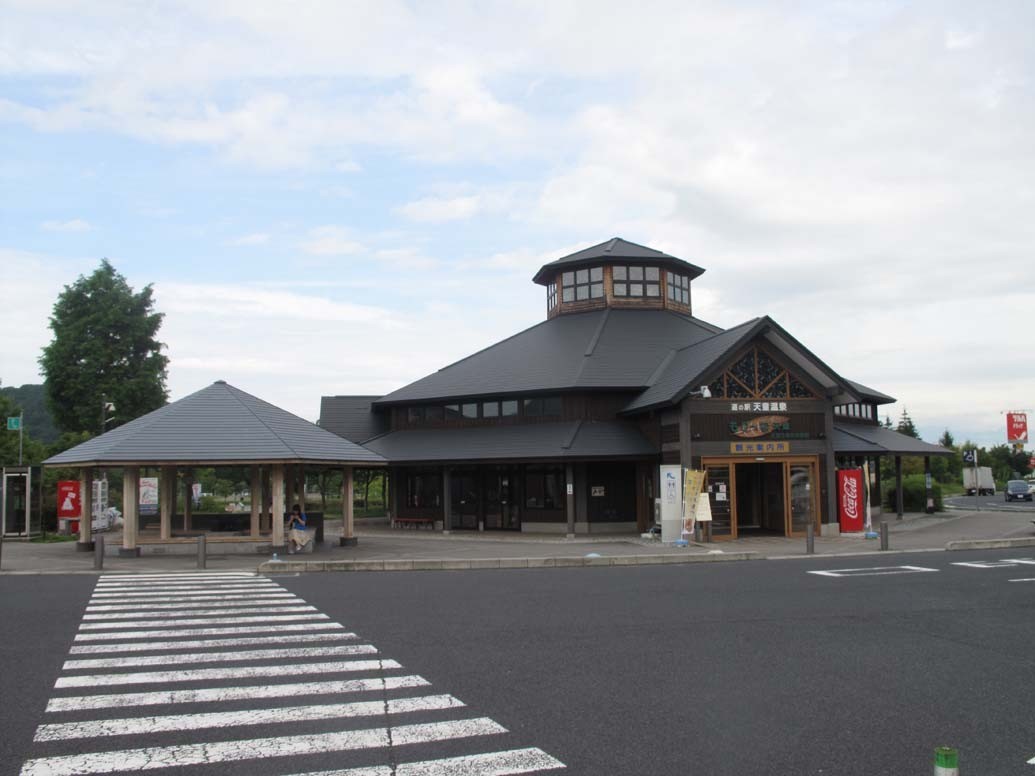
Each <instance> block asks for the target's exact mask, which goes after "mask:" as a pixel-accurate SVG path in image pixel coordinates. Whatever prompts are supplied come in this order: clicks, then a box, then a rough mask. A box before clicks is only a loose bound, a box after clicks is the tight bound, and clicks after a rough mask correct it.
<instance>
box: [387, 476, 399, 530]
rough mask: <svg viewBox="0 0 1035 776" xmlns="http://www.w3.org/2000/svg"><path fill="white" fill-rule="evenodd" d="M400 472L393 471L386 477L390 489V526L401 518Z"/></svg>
mask: <svg viewBox="0 0 1035 776" xmlns="http://www.w3.org/2000/svg"><path fill="white" fill-rule="evenodd" d="M398 477H399V470H398V469H393V470H392V471H390V472H388V474H387V475H385V483H386V487H387V488H388V504H387V506H388V525H394V521H395V518H397V517H398V516H399V488H398V484H399V480H398V479H397V478H398Z"/></svg>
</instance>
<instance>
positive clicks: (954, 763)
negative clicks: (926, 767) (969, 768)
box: [934, 746, 960, 776]
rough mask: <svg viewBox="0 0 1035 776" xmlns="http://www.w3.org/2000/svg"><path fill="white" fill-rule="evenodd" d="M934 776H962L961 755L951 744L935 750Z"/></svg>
mask: <svg viewBox="0 0 1035 776" xmlns="http://www.w3.org/2000/svg"><path fill="white" fill-rule="evenodd" d="M934 776H960V755H959V752H957V751H956V750H955V749H953V748H952V747H951V746H939V747H938V748H937V749H935V750H934Z"/></svg>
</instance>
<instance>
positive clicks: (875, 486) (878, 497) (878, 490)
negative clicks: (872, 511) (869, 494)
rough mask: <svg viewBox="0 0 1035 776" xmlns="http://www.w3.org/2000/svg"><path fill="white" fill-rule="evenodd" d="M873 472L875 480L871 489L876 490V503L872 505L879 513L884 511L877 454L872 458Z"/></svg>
mask: <svg viewBox="0 0 1035 776" xmlns="http://www.w3.org/2000/svg"><path fill="white" fill-rule="evenodd" d="M873 473H874V475H875V477H876V481H875V482H874V484H873V489H874V490H875V491H876V494H875V495H876V499H875V501H876V503H875V504H874V505H873V506H875V507H877V508H878V512H877V514H881V513H883V511H884V490H883V488H882V487H881V478H880V456H879V455H878V456H875V457H874V459H873Z"/></svg>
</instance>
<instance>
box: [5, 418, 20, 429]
mask: <svg viewBox="0 0 1035 776" xmlns="http://www.w3.org/2000/svg"><path fill="white" fill-rule="evenodd" d="M21 428H22V419H21V418H20V417H19V416H17V415H15V416H14V417H13V418H8V419H7V430H8V431H21Z"/></svg>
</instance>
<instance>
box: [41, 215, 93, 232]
mask: <svg viewBox="0 0 1035 776" xmlns="http://www.w3.org/2000/svg"><path fill="white" fill-rule="evenodd" d="M40 226H41V227H43V228H44V229H46V230H47V231H48V232H89V231H90V230H91V229H93V226H92V225H91V224H90V222H89V221H86V220H84V219H82V218H73V219H71V220H70V221H44V222H43V223H42V224H40Z"/></svg>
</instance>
